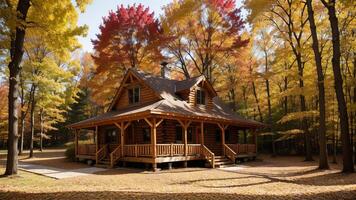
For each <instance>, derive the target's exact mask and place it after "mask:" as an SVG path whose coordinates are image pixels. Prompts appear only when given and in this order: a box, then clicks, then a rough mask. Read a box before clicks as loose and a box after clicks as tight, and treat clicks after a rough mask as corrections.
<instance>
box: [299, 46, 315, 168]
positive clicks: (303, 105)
mask: <svg viewBox="0 0 356 200" xmlns="http://www.w3.org/2000/svg"><path fill="white" fill-rule="evenodd" d="M297 64H298V74H299V77H300V78H299V87H300V88H304V80H303V71H304V67H303V62H302V55H301V54H300V53H298V54H297ZM299 98H300V111H301V112H304V111H306V110H307V106H306V102H305V96H304V95H303V94H301V95H299ZM301 127H302V129H303V131H304V142H305V147H304V148H305V161H312V160H313V157H312V152H311V136H310V132H309V130H308V122H307V120H306V119H305V118H303V119H302V120H301Z"/></svg>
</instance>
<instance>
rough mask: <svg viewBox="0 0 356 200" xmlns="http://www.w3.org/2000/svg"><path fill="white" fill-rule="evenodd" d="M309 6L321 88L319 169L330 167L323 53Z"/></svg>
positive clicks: (310, 5) (308, 3)
mask: <svg viewBox="0 0 356 200" xmlns="http://www.w3.org/2000/svg"><path fill="white" fill-rule="evenodd" d="M306 2H307V7H308V19H309V24H310V31H311V35H312V39H313V45H312V47H313V51H314V56H315V64H316V71H317V74H318V89H319V103H318V105H319V130H318V133H319V169H329V163H328V157H327V147H326V138H325V133H326V122H325V88H324V74H323V66H322V62H321V53H320V50H319V41H318V35H317V30H316V25H315V21H314V10H313V5H312V0H306Z"/></svg>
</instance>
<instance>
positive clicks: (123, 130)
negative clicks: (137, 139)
mask: <svg viewBox="0 0 356 200" xmlns="http://www.w3.org/2000/svg"><path fill="white" fill-rule="evenodd" d="M124 134H125V129H124V122H121V125H120V136H121V138H120V143H121V155H122V156H124Z"/></svg>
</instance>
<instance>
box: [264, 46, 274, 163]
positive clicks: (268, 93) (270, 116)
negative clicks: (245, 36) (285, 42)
mask: <svg viewBox="0 0 356 200" xmlns="http://www.w3.org/2000/svg"><path fill="white" fill-rule="evenodd" d="M264 56H265V72H266V73H268V71H269V70H268V52H267V49H264ZM265 82H266V93H267V106H268V124H269V125H270V127H269V128H268V130H269V131H270V132H271V138H272V156H275V155H276V149H275V142H274V132H273V129H272V128H271V127H272V107H271V93H270V85H269V79H268V77H267V78H266V80H265Z"/></svg>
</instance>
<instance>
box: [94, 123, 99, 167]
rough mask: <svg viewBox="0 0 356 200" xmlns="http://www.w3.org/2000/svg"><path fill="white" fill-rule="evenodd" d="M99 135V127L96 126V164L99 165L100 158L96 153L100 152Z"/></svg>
mask: <svg viewBox="0 0 356 200" xmlns="http://www.w3.org/2000/svg"><path fill="white" fill-rule="evenodd" d="M98 140H99V134H98V126H95V163H96V164H98V156H97V154H96V152H98V150H99V141H98Z"/></svg>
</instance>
